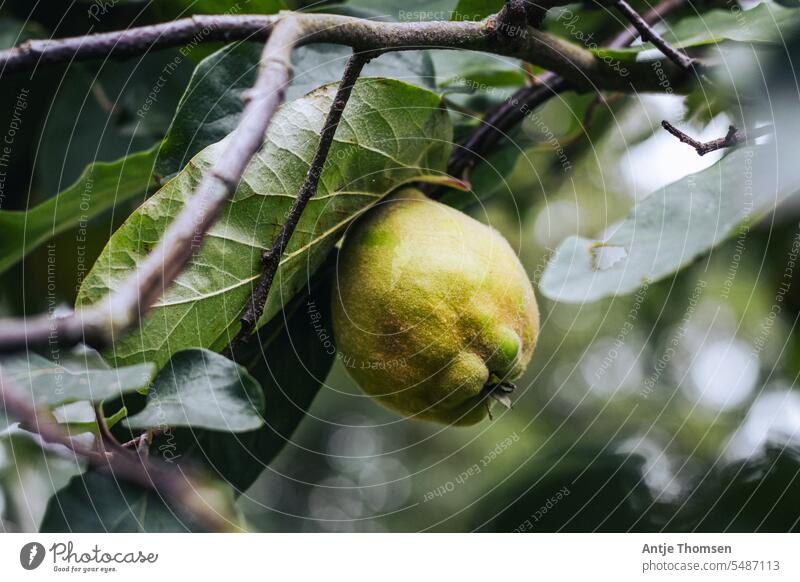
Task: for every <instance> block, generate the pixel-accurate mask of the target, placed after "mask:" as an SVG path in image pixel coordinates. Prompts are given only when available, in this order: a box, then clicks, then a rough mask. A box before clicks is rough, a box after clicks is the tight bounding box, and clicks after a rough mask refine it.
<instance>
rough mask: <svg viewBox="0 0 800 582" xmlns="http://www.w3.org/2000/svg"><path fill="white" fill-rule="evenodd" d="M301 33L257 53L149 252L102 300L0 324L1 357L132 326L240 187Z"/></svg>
mask: <svg viewBox="0 0 800 582" xmlns="http://www.w3.org/2000/svg"><path fill="white" fill-rule="evenodd" d="M302 32H303V29H302V27H301V26H300V24H299V22H298V21H296V20H295V19H293V18H284V19H282V20H281V21H280V22H279V23H278V24H276V25H275V26H274V28H273V30H272V34H271V35H270V37H269V40H268V42H267V44H266V46H265V47H264V51H263V54H262V57H261V63H260V70H259V74H258V77H257V79H256V82H255V85H254V86H253V88H252V89H250V90H249V91H248V92H247V93H246V104H245V107H244V110H243V112H242V116H241V119H240V120H239V124H238V125H237V127H236V129H235V130H234V132H233V133H232V134H231V135H230V136H229V137H228V139H227V144H226V147H225V150H224V151H223V153H222V155H221V156H220V158H219V160H218V161H217V162H216V163H215V164H214V166H213V167H212V168H211V170H209V171H208V172H206V173H205V174H204V176H203V178H202V180H201V182H200V184H199V185H198V187H197V190H196V191H195V193H194V195H193V196H192V198H191V199H190V200H189V201H188V202H187V203H186V205H185V206H184V208H183V209H182V210H181V212H180V214H178V216H177V218H176V219H175V220H174V221H173V222H172V224H170V226H169V228H167V230H166V232H165V233H164V236H163V237H162V238H161V241H160V242H159V243H158V245H157V246H156V248H155V249H153V251H152V252H151V253H150V254H149V255H148V256H147V257H146V258H145V259H144V261H142V262H141V263H140V264H139V266H138V267H137V269H136V271H135V272H134V273H133V274H132V275H131V276H130V277H129V278H128V280H127V281H125V282H124V283H123V284H122V285H120V286H119V287H118V289H117V290H115V291H114V292H113V293H112V294H111V295H110V296H109V297H108V298H107V299H106V300H104V301H102V302H100V303H98V304H96V305H95V306H92V307H88V308H85V309H81V310H78V311H75V312H74V313H71V314H68V315H65V316H62V317H49V316H38V317H32V318H28V319H24V318H23V319H7V320H3V321H2V325H0V352H9V351H18V350H22V349H29V348H31V347H41V346H46V345H47V344H48V343H51V342H53V341H55V342H57V343H58V345H59V346H61V347H66V346H70V345H74V344H76V343H78V342H79V341H84V342H85V343H87V344H89V345H92V346H94V347H100V348H102V347H104V346H106V345H108V344H110V343H112V342H113V341H114V338H115V336H116V335H117V333H119V332H123V331H125V330H127V329H128V328H130V327H132V326H133V325H135V324H136V323H137V322H138V321H139V320H140V318H141V317H143V316H144V315H145V314H146V313H147V312H148V311H149V309H150V308H151V307H152V305H153V304H154V303H155V302H156V301H157V300H158V298H159V297H160V296H161V295H162V294H163V293H164V291H165V290H166V288H167V287H168V286H169V285H170V284H171V283H172V281H173V280H174V279H175V277H177V276H178V275H179V274H180V272H181V271H182V270H183V269H184V267H185V266H186V265H187V264H188V262H189V261H190V260H191V258H192V256H194V254H195V253H196V252H197V250H198V249H199V248H200V245H201V243H202V241H203V237H204V235H205V233H206V231H207V230H208V229H209V228H210V227H211V225H212V224H213V223H214V221H215V220H216V218H217V215H218V214H219V212H220V210H221V208H222V206H223V205H224V204H225V202H226V201H227V200H228V199H229V197H230V195H231V194H232V193H233V192H234V190H235V189H236V187H237V186H238V184H239V180H240V178H241V176H242V173H243V172H244V169H245V167H246V166H247V164H248V162H249V161H250V159H251V158H252V157H253V155H254V154H255V153H256V151H258V149H259V148H260V147H261V145H262V142H263V139H264V132H265V131H266V129H267V126H268V125H269V122H270V120H271V119H272V115H273V114H274V112H275V110H276V109H277V108H278V105H280V103H281V101H283V94H284V90H285V87H286V85H287V84H288V82H289V71H290V68H291V63H290V60H289V58H290V55H291V51H292V48H293V47H294V45H295V44H296V43H297V41H298V40H299V39H300V38H301V35H302Z"/></svg>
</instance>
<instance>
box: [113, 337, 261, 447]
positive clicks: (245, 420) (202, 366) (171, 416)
mask: <svg viewBox="0 0 800 582" xmlns="http://www.w3.org/2000/svg"><path fill="white" fill-rule="evenodd" d="M263 411H264V395H263V393H262V392H261V387H260V386H259V385H258V382H256V381H255V380H254V379H253V377H252V376H250V374H248V373H247V370H245V369H244V368H243V367H242V366H239V365H238V364H236V363H235V362H232V361H230V360H229V359H228V358H226V357H224V356H221V355H219V354H216V353H214V352H210V351H208V350H185V351H182V352H178V353H177V354H175V355H174V356H172V358H171V359H170V361H169V362H167V365H166V366H164V368H163V369H162V370H161V371H160V372H159V373H158V374H157V375H156V378H155V380H153V383H152V385H151V386H150V392H149V394H148V396H147V405H146V406H145V408H144V410H142V411H141V412H140V413H138V414H136V415H134V416H132V417H130V418H128V419H127V420H126V421H125V422H124V424H125V425H127V426H128V427H130V428H140V429H144V428H153V427H160V426H172V427H175V426H188V427H192V428H194V429H208V430H221V431H226V432H243V431H246V430H254V429H257V428H260V427H261V426H263V425H264V421H263V420H262V418H261V415H262V413H263Z"/></svg>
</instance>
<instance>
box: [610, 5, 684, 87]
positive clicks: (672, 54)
mask: <svg viewBox="0 0 800 582" xmlns="http://www.w3.org/2000/svg"><path fill="white" fill-rule="evenodd" d="M614 5H615V6H616V7H617V10H619V11H620V12H621V13H622V15H623V16H624V17H625V18H627V19H628V20H629V21H630V23H631V24H632V25H633V26H634V28H636V30H637V31H639V34H640V35H641V36H642V39H643V40H647V41H650V42H651V43H653V45H654V46H655V47H656V48H657V49H658V50H660V51H661V52H662V53H663V54H664V55H665V56H666V57H667V58H668V59H670V60H671V61H672V62H673V63H675V64H676V65H678V66H679V67H680V68H681V69H683V70H684V71H688V70H690V69H691V68H692V66H693V61H692V59H691V58H689V56H687V55H686V54H685V53H683V52H681V51H678V50H676V49H675V48H673V47H672V46H671V45H670V44H669V43H668V42H667V41H666V40H664V38H663V37H662V36H661V35H660V34H658V33H657V32H656V31H655V30H654V29H653V27H652V26H650V24H649V23H648V22H647V21H645V19H644V18H643V17H641V16H639V13H638V12H636V10H634V9H633V8H632V7H631V5H630V4H628V3H627V2H626V0H614Z"/></svg>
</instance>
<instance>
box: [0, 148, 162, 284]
mask: <svg viewBox="0 0 800 582" xmlns="http://www.w3.org/2000/svg"><path fill="white" fill-rule="evenodd" d="M157 149H158V148H157V147H156V148H153V149H151V150H148V151H145V152H139V153H136V154H131V155H129V156H127V157H124V158H122V159H120V160H117V161H115V162H96V163H94V164H91V165H90V166H88V167H87V168H86V169H85V170H84V172H83V174H82V175H81V177H80V178H78V180H77V181H76V182H75V183H74V184H72V185H71V186H70V187H69V188H67V189H66V190H64V191H62V192H60V193H59V194H58V195H57V196H55V197H53V198H50V199H48V200H46V201H45V202H42V203H41V204H39V205H38V206H34V207H33V208H31V209H30V210H28V211H27V212H24V211H9V210H0V272H3V271H4V270H6V269H8V268H9V267H10V266H11V265H13V264H14V263H16V262H17V261H19V260H20V259H21V258H22V257H24V256H25V255H26V254H28V253H29V252H30V251H32V250H33V249H35V248H36V247H38V246H39V245H41V244H43V243H44V242H45V241H47V240H48V239H50V238H52V237H54V236H55V235H57V234H58V233H60V232H64V231H65V230H68V229H70V228H73V227H76V226H78V225H79V224H85V223H86V222H87V221H89V220H91V219H92V218H94V217H96V216H99V215H100V214H102V213H103V212H105V211H107V210H109V209H110V208H113V207H115V206H117V205H120V204H122V203H124V202H126V201H128V200H131V199H133V198H134V197H135V196H140V195H143V194H144V193H146V192H147V191H148V190H149V188H150V187H151V185H152V184H151V180H150V176H151V174H152V172H153V164H154V163H155V160H156V154H157Z"/></svg>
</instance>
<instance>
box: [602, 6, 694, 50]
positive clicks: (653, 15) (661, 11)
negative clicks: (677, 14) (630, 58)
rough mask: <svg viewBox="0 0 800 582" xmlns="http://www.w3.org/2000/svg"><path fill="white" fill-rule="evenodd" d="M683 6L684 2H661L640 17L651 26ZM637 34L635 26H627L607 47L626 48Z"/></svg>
mask: <svg viewBox="0 0 800 582" xmlns="http://www.w3.org/2000/svg"><path fill="white" fill-rule="evenodd" d="M684 4H686V0H661V2H659V3H658V4H656V5H655V6H653V7H652V8H651V9H650V10H648V11H647V12H645V13H644V14H643V15H642V20H644V21H645V23H648V24H653V23H655V22H657V21H659V20H661V17H662V16H663V15H665V14H667V13H668V12H671V11H672V10H675V9H677V8H680V7H681V6H683V5H684ZM639 34H640V33H639V30H638V29H637V28H636V26H634V25H633V24H631V25H630V26H628V28H626V29H625V30H623V31H622V32H620V33H619V34H618V35H617V36H615V37H614V38H612V39H611V40H610V41H609V42H608V46H609V47H623V46H628V45H629V44H631V43H632V42H633V41H634V40H636V37H637V36H639Z"/></svg>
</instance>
